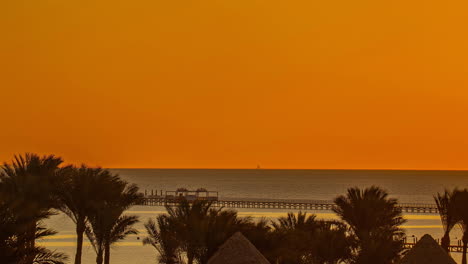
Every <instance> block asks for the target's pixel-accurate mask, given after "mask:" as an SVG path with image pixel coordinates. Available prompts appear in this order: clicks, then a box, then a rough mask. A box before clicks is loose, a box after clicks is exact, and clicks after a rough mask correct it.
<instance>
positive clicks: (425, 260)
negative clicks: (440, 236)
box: [400, 234, 457, 264]
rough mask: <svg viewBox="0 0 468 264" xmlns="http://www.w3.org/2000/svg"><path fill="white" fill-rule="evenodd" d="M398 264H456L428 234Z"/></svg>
mask: <svg viewBox="0 0 468 264" xmlns="http://www.w3.org/2000/svg"><path fill="white" fill-rule="evenodd" d="M400 264H457V263H456V262H455V261H454V260H453V258H452V257H450V256H449V254H447V252H445V250H444V249H443V248H442V247H441V246H439V244H438V243H437V242H436V241H435V240H434V239H433V238H432V237H431V236H430V235H428V234H425V235H424V236H423V237H422V238H421V239H420V240H419V241H418V242H417V243H416V245H414V247H413V248H412V249H411V250H410V251H408V253H406V255H405V256H404V257H403V259H402V260H401V261H400Z"/></svg>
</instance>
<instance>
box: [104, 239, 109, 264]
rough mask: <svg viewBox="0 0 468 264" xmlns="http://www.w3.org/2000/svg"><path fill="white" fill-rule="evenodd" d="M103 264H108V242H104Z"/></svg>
mask: <svg viewBox="0 0 468 264" xmlns="http://www.w3.org/2000/svg"><path fill="white" fill-rule="evenodd" d="M104 264H110V243H109V242H106V247H105V249H104Z"/></svg>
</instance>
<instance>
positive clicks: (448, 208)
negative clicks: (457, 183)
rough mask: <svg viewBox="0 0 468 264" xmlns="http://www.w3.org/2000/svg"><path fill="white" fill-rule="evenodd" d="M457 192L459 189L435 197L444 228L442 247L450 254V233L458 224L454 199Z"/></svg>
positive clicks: (446, 191)
mask: <svg viewBox="0 0 468 264" xmlns="http://www.w3.org/2000/svg"><path fill="white" fill-rule="evenodd" d="M456 192H458V190H457V189H455V190H453V191H452V192H450V191H448V190H445V192H444V193H443V194H440V193H437V195H436V196H434V200H435V203H436V204H437V209H438V211H439V215H440V219H441V221H442V225H443V227H444V236H443V237H442V241H441V246H442V248H443V249H444V250H445V251H447V252H449V246H450V231H451V230H452V228H453V227H454V226H455V225H456V224H457V222H458V219H457V218H456V212H455V208H454V205H453V199H452V197H453V194H454V193H456Z"/></svg>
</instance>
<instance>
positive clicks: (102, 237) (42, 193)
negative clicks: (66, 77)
mask: <svg viewBox="0 0 468 264" xmlns="http://www.w3.org/2000/svg"><path fill="white" fill-rule="evenodd" d="M62 163H63V161H62V159H61V158H59V157H56V156H53V155H50V156H38V155H35V154H29V153H27V154H25V155H20V156H15V157H14V159H13V160H12V161H11V162H9V163H8V162H7V163H4V164H3V165H2V166H1V171H0V259H1V263H7V264H10V263H11V264H13V263H19V264H33V263H44V264H49V263H50V264H60V263H65V261H67V259H68V257H67V256H65V255H64V254H62V253H58V252H54V251H50V250H48V249H46V248H44V247H40V246H38V245H36V240H38V239H41V238H44V237H47V236H51V235H54V234H56V232H55V231H54V230H50V229H48V228H47V227H45V226H44V220H45V219H47V218H49V217H50V216H52V215H54V214H56V213H58V212H59V211H60V212H63V213H64V214H65V215H67V216H68V217H70V219H71V220H72V221H73V222H74V223H75V225H76V236H77V243H76V255H75V259H74V263H75V264H80V263H81V262H82V261H81V257H82V256H81V255H82V247H83V240H84V235H86V237H87V238H88V240H89V241H90V243H91V245H92V247H93V249H94V250H95V252H96V263H97V264H102V263H104V264H110V247H111V245H112V244H113V243H115V242H117V241H119V240H122V239H125V237H127V236H128V235H131V234H137V230H136V229H135V228H134V227H133V226H134V225H135V223H137V222H138V221H139V220H138V217H137V216H133V215H128V214H124V212H125V211H126V210H128V209H129V208H130V207H131V206H133V205H136V204H139V203H140V202H141V201H142V198H143V196H142V194H141V193H139V190H138V187H137V186H136V185H134V184H130V183H128V182H126V181H124V180H122V179H121V178H120V177H119V176H118V175H116V174H112V173H111V172H110V171H109V170H105V169H101V168H91V167H87V166H86V165H82V166H80V167H75V166H63V165H62ZM202 191H206V190H205V189H203V190H202ZM434 200H435V202H436V204H437V208H438V210H439V213H440V217H441V220H442V224H443V227H444V236H443V238H442V241H441V244H442V247H443V248H444V249H445V250H446V251H448V249H449V246H450V232H451V230H452V229H453V227H455V226H456V225H459V226H460V227H461V229H462V231H463V238H462V241H463V259H462V263H463V264H467V263H466V262H467V259H466V251H467V246H468V209H467V207H466V205H467V204H468V190H467V189H464V190H459V189H454V190H453V191H445V192H444V193H442V194H437V195H436V196H434ZM334 204H335V205H334V207H333V211H334V212H335V213H336V214H337V215H338V217H339V218H340V220H323V219H317V216H316V215H314V214H308V213H306V212H301V211H300V212H297V213H292V212H290V213H288V214H287V215H286V216H284V217H279V218H277V219H270V220H269V219H265V218H262V219H259V220H254V219H253V218H251V217H239V215H238V213H237V211H235V210H227V209H224V208H215V207H213V206H212V205H213V204H212V202H210V201H206V200H194V201H187V200H185V199H183V198H182V199H180V200H178V203H177V204H176V205H175V206H174V205H172V206H166V213H165V214H160V215H159V216H157V217H156V219H149V220H148V221H147V222H146V223H145V228H146V231H147V234H148V235H147V237H146V238H144V239H143V244H144V245H151V246H153V247H154V248H155V249H156V250H157V252H158V261H159V263H165V264H182V263H187V264H193V263H197V264H205V263H207V262H208V261H209V259H210V258H211V257H212V256H213V255H214V254H215V253H216V252H217V250H218V249H219V247H220V246H221V245H222V244H223V243H224V242H225V241H226V240H227V239H228V238H230V237H231V236H232V235H233V234H235V233H237V232H241V233H242V234H243V235H244V236H245V237H246V238H247V239H248V240H249V241H250V242H252V244H253V245H255V247H257V249H258V250H259V251H260V252H261V253H262V254H263V255H264V256H265V257H266V258H267V259H268V260H269V261H270V263H275V264H338V263H348V264H371V263H379V264H394V263H398V261H399V260H400V258H401V256H402V254H404V248H403V246H404V238H405V233H404V231H403V230H402V229H401V227H400V226H401V225H402V224H404V223H405V220H404V219H403V216H402V210H401V208H400V207H399V206H398V203H397V200H396V199H392V198H389V197H388V193H387V192H386V191H384V190H382V189H381V188H379V187H375V186H373V187H370V188H366V189H359V188H350V189H348V191H347V193H346V194H345V195H340V196H338V197H336V198H335V200H334Z"/></svg>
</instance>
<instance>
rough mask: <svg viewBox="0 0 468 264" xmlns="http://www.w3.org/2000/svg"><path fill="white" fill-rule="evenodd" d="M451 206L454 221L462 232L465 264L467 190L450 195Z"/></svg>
mask: <svg viewBox="0 0 468 264" xmlns="http://www.w3.org/2000/svg"><path fill="white" fill-rule="evenodd" d="M452 199H453V206H454V210H455V214H456V219H457V220H458V223H459V224H460V227H461V228H462V230H463V236H462V241H463V254H462V264H466V262H467V259H466V251H467V247H468V209H467V204H468V189H463V190H457V191H455V192H454V193H453V194H452Z"/></svg>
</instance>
